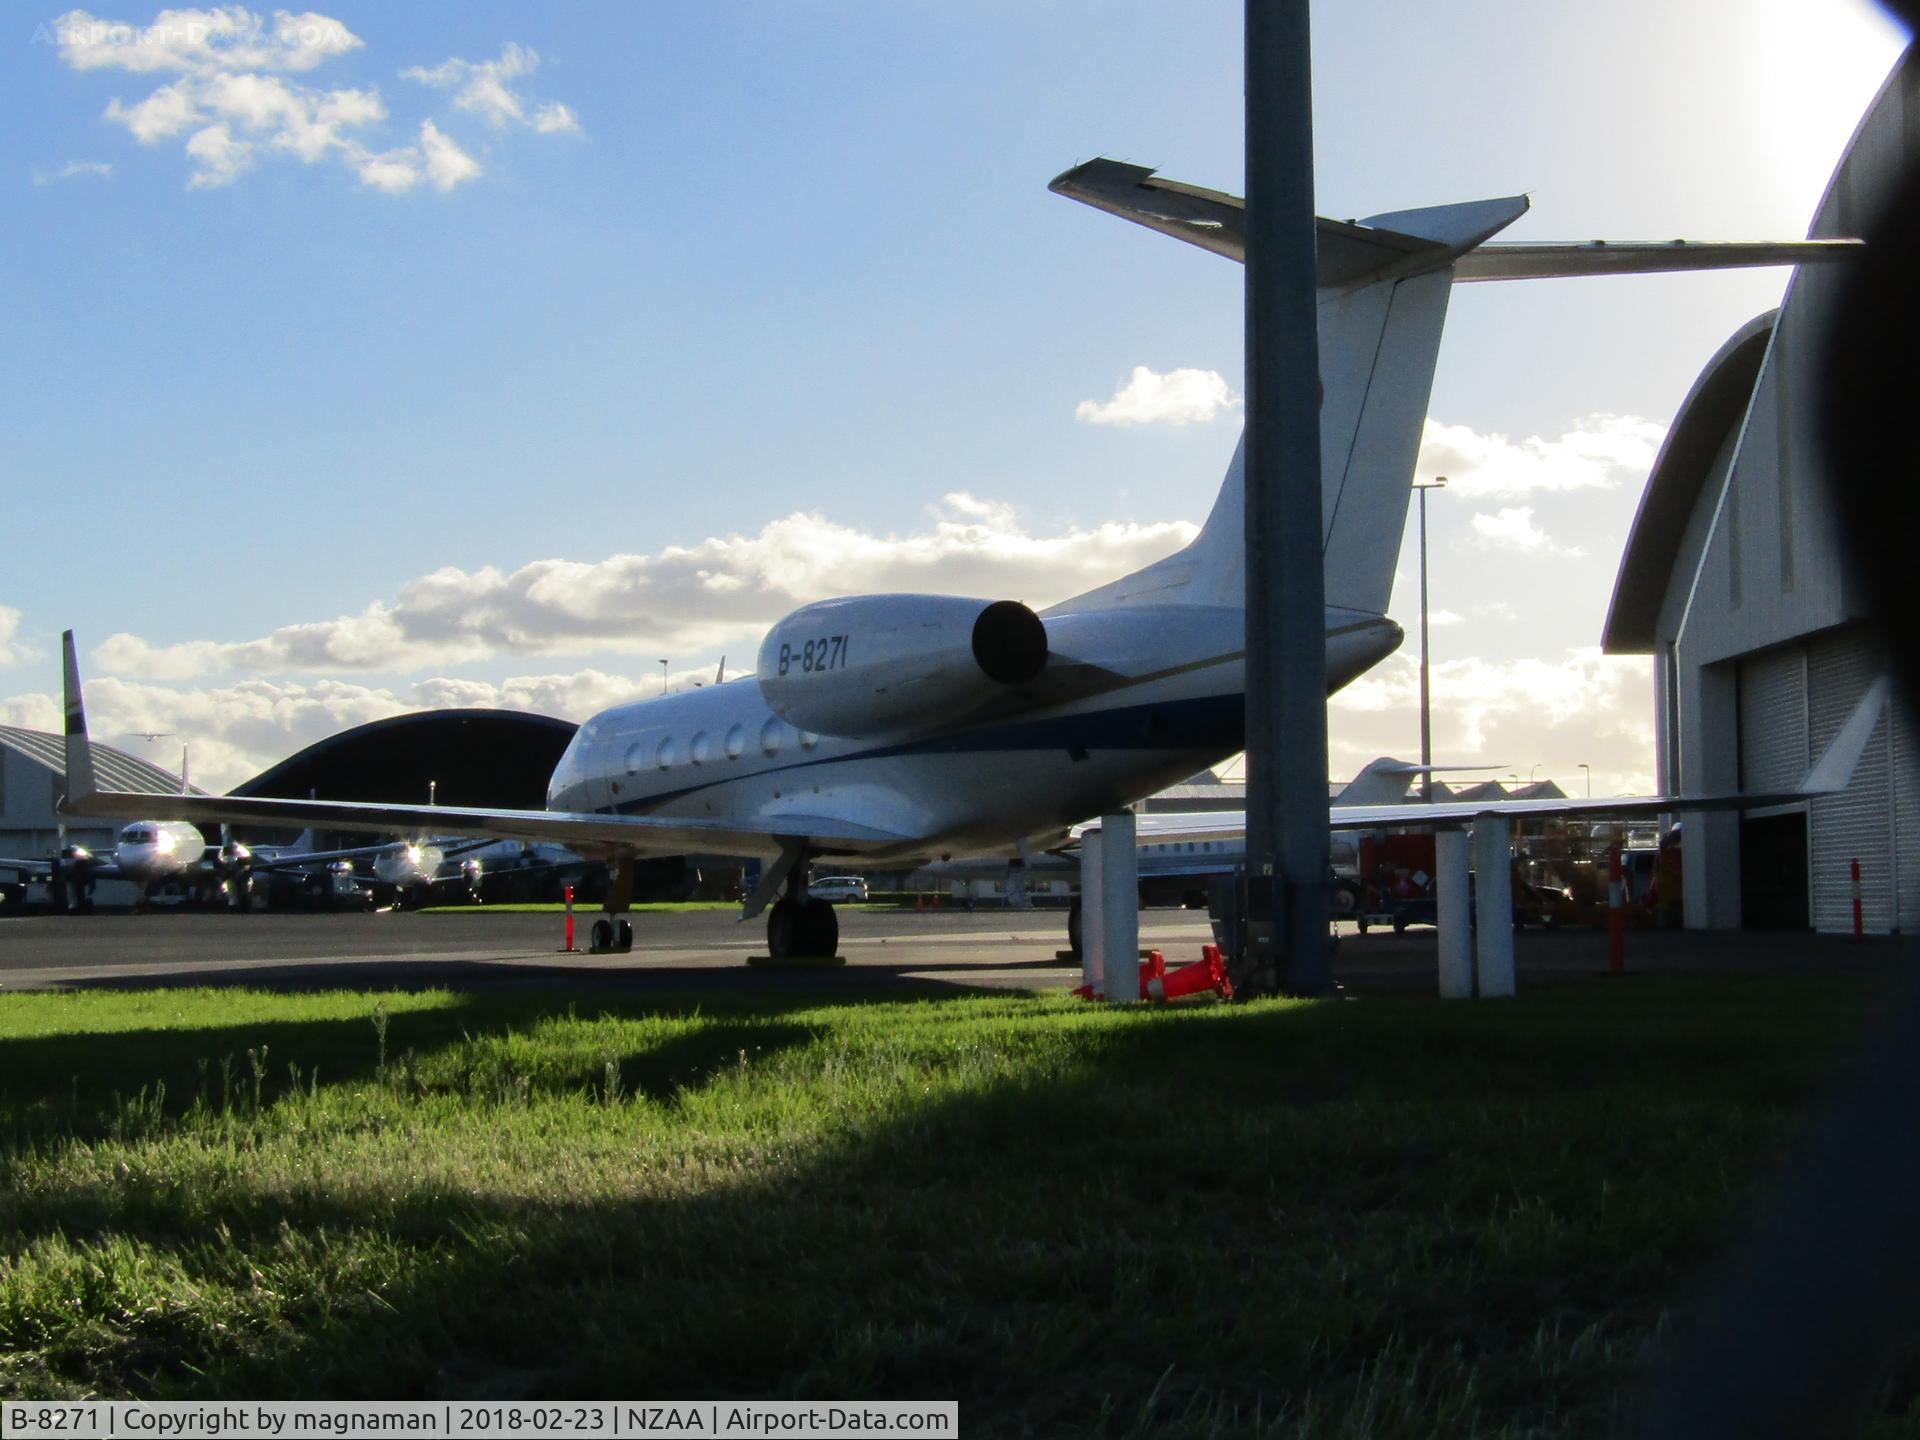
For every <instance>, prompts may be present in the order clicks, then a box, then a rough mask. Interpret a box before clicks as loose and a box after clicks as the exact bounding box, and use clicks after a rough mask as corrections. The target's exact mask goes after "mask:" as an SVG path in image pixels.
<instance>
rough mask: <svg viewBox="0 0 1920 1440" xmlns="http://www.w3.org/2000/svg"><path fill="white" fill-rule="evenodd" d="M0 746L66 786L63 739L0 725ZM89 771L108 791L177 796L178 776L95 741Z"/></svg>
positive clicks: (196, 788)
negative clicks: (92, 772)
mask: <svg viewBox="0 0 1920 1440" xmlns="http://www.w3.org/2000/svg"><path fill="white" fill-rule="evenodd" d="M0 746H4V747H5V748H6V749H8V750H15V751H18V752H19V753H20V754H22V755H24V756H26V757H27V758H28V759H29V760H32V761H33V762H35V763H36V764H39V765H44V766H46V767H47V769H49V770H51V771H52V772H53V773H54V774H56V775H58V776H59V777H60V783H61V784H63V785H64V784H65V783H66V779H67V742H66V737H65V736H61V735H51V734H48V733H47V732H46V731H44V730H22V729H21V728H20V727H19V726H17V725H0ZM93 768H94V769H95V770H97V771H98V772H99V775H100V783H101V784H102V785H104V786H106V787H107V788H108V789H112V790H131V791H137V792H138V793H140V794H142V795H178V794H179V793H180V777H179V776H178V775H176V774H174V773H173V772H172V771H171V770H163V769H161V768H160V767H159V766H158V765H155V764H154V763H153V762H152V761H149V760H142V759H141V758H140V757H139V756H138V755H129V754H127V752H126V751H124V750H116V749H114V748H113V747H112V746H111V745H102V744H100V743H99V742H98V741H95V742H94V746H93ZM188 788H189V789H191V790H192V791H193V793H194V794H195V795H204V794H206V793H207V792H206V791H204V790H202V789H201V788H200V787H199V786H198V785H193V786H190V787H188Z"/></svg>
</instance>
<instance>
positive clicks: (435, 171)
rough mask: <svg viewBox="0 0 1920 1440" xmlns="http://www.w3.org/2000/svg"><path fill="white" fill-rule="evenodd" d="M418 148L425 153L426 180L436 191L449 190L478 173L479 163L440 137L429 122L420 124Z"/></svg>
mask: <svg viewBox="0 0 1920 1440" xmlns="http://www.w3.org/2000/svg"><path fill="white" fill-rule="evenodd" d="M420 148H421V150H422V151H424V152H425V153H426V165H427V178H428V179H429V180H431V181H432V182H433V188H434V189H436V190H451V189H453V187H454V186H456V185H458V184H460V183H461V182H462V181H466V180H471V179H473V178H474V177H475V176H476V175H478V174H479V173H480V162H479V161H477V160H475V159H474V158H473V157H472V156H471V155H469V154H467V152H466V151H464V150H462V149H461V148H460V147H459V146H458V145H456V144H454V143H453V141H451V140H449V139H448V138H447V137H446V136H445V135H442V134H441V133H440V131H439V128H438V127H437V126H435V125H434V123H433V122H432V121H431V120H422V121H421V122H420Z"/></svg>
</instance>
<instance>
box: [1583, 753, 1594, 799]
mask: <svg viewBox="0 0 1920 1440" xmlns="http://www.w3.org/2000/svg"><path fill="white" fill-rule="evenodd" d="M1580 768H1581V769H1582V770H1584V771H1586V772H1587V799H1589V800H1591V799H1592V798H1593V766H1591V765H1589V764H1588V763H1587V762H1586V761H1584V760H1582V761H1581V762H1580Z"/></svg>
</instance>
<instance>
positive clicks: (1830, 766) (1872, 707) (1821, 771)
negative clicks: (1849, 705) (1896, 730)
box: [1800, 675, 1893, 795]
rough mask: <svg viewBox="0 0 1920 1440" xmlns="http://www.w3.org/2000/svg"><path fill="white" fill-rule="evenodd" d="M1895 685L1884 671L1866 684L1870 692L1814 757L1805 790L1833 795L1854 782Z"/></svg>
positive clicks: (1803, 787)
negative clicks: (1861, 759) (1862, 758)
mask: <svg viewBox="0 0 1920 1440" xmlns="http://www.w3.org/2000/svg"><path fill="white" fill-rule="evenodd" d="M1892 689H1893V681H1892V680H1891V679H1889V678H1888V677H1887V676H1885V675H1882V676H1881V677H1880V678H1879V679H1878V680H1876V681H1874V682H1873V684H1871V685H1869V686H1868V687H1867V693H1866V694H1864V695H1862V696H1861V697H1860V703H1859V704H1858V705H1856V706H1854V707H1853V714H1851V715H1849V716H1848V717H1847V723H1846V724H1844V725H1842V726H1841V727H1840V733H1839V734H1838V735H1836V736H1834V737H1833V743H1832V744H1830V745H1828V746H1827V753H1826V754H1824V755H1822V756H1821V757H1820V758H1819V759H1818V760H1817V761H1815V762H1814V766H1813V768H1812V769H1811V770H1809V771H1808V772H1807V778H1806V780H1805V781H1804V782H1803V783H1802V784H1801V786H1800V789H1801V791H1802V792H1803V793H1804V794H1808V795H1833V794H1837V793H1838V792H1839V791H1842V790H1844V789H1846V788H1847V786H1848V785H1850V784H1851V783H1852V782H1853V772H1854V769H1855V767H1857V766H1858V765H1859V764H1860V757H1861V756H1862V755H1864V754H1866V751H1867V741H1868V740H1869V739H1871V738H1872V736H1873V727H1874V726H1875V725H1876V724H1878V723H1879V721H1880V711H1881V710H1882V709H1883V708H1884V707H1885V706H1886V703H1887V696H1888V695H1889V693H1891V691H1892Z"/></svg>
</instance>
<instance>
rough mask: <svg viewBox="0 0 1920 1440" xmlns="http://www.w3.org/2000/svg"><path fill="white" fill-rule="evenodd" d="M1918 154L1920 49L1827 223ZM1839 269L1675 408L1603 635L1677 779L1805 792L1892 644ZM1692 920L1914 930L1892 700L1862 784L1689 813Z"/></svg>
mask: <svg viewBox="0 0 1920 1440" xmlns="http://www.w3.org/2000/svg"><path fill="white" fill-rule="evenodd" d="M1916 164H1920V64H1916V63H1915V59H1914V54H1913V52H1912V51H1909V52H1908V53H1907V54H1906V55H1904V56H1903V57H1902V58H1901V61H1900V63H1899V65H1898V66H1897V67H1896V68H1895V70H1894V73H1893V75H1892V76H1891V77H1890V78H1889V79H1888V81H1887V83H1886V85H1885V86H1884V87H1883V88H1882V90H1881V92H1880V94H1879V95H1878V97H1877V98H1876V99H1875V100H1874V102H1873V104H1872V106H1871V107H1870V108H1869V109H1868V111H1867V115H1866V118H1865V119H1864V120H1863V121H1862V122H1861V124H1860V126H1859V128H1858V129H1857V130H1856V131H1855V133H1854V136H1853V139H1852V141H1851V142H1850V143H1849V145H1848V147H1847V151H1846V153H1845V155H1844V156H1842V158H1841V161H1840V165H1839V168H1838V169H1837V170H1836V171H1835V172H1834V176H1833V179H1832V180H1831V181H1830V182H1829V184H1828V188H1827V192H1826V195H1825V197H1824V198H1823V199H1822V200H1821V203H1820V207H1819V210H1818V212H1817V214H1816V216H1815V219H1814V222H1813V225H1812V228H1811V229H1810V231H1809V232H1808V233H1809V235H1810V236H1812V237H1839V236H1849V235H1857V234H1859V233H1860V232H1861V229H1862V226H1863V223H1864V220H1865V218H1866V214H1867V211H1868V208H1869V207H1870V205H1871V203H1872V199H1873V197H1874V196H1876V195H1881V194H1885V193H1888V192H1889V191H1890V189H1891V187H1892V184H1893V182H1894V180H1895V178H1896V176H1897V175H1898V173H1899V172H1900V171H1901V170H1902V169H1903V168H1904V167H1910V166H1914V165H1916ZM1839 280H1840V277H1839V275H1838V274H1837V273H1836V271H1835V270H1834V269H1833V268H1830V267H1818V268H1815V267H1810V268H1806V269H1802V270H1800V271H1797V272H1796V273H1795V274H1794V276H1793V278H1792V280H1791V281H1790V282H1789V284H1788V287H1787V291H1786V295H1785V298H1784V300H1783V301H1782V304H1781V307H1780V308H1779V309H1778V310H1776V311H1772V312H1769V313H1768V314H1765V315H1761V316H1759V317H1757V318H1755V319H1754V320H1752V321H1750V322H1749V323H1748V324H1746V325H1745V326H1743V327H1742V328H1741V329H1740V330H1739V331H1738V332H1736V333H1735V334H1734V335H1733V336H1732V337H1731V338H1730V339H1729V340H1728V341H1727V343H1726V344H1725V345H1724V346H1722V347H1721V349H1720V351H1719V353H1718V354H1716V355H1715V356H1714V357H1713V359H1712V360H1711V361H1710V362H1709V363H1708V365H1707V368H1706V370H1705V371H1704V372H1703V373H1702V374H1701V375H1700V377H1699V379H1698V380H1697V381H1696V382H1695V384H1694V386H1693V389H1692V390H1691V391H1690V392H1689V394H1688V395H1687V398H1686V400H1685V401H1684V402H1683V403H1682V405H1681V407H1680V411H1679V414H1678V415H1677V416H1676V417H1675V419H1674V423H1673V427H1672V429H1671V430H1670V431H1669V433H1668V435H1667V440H1666V443H1665V445H1664V446H1663V447H1662V449H1661V452H1660V455H1659V457H1658V459H1657V460H1656V461H1655V462H1654V467H1653V471H1652V473H1651V474H1650V475H1649V477H1648V480H1647V488H1646V491H1645V493H1644V494H1643V495H1642V497H1641V501H1640V508H1639V512H1638V514H1637V515H1636V516H1635V518H1634V523H1633V529H1632V532H1631V533H1630V535H1629V537H1628V540H1627V546H1626V551H1625V553H1624V555H1623V557H1622V560H1621V564H1620V572H1619V575H1618V577H1617V580H1616V582H1615V588H1614V595H1613V602H1612V606H1611V608H1610V610H1609V612H1608V616H1607V622H1606V629H1605V632H1604V634H1603V636H1602V645H1603V647H1604V648H1605V650H1606V651H1607V652H1608V653H1610V654H1616V655H1649V656H1652V657H1653V665H1654V706H1655V712H1656V713H1655V751H1656V762H1657V765H1658V770H1659V783H1660V786H1661V788H1662V789H1663V790H1666V791H1669V792H1671V791H1675V790H1692V791H1696V792H1699V791H1727V790H1733V789H1736V788H1739V789H1745V790H1750V791H1764V790H1778V789H1790V788H1792V787H1793V786H1794V785H1796V784H1797V783H1798V782H1799V780H1800V778H1801V777H1802V776H1803V775H1804V774H1805V773H1806V770H1807V767H1808V765H1809V764H1810V762H1811V759H1812V758H1813V757H1815V756H1817V755H1818V754H1819V753H1820V752H1821V751H1822V750H1823V749H1824V747H1825V746H1826V744H1827V743H1828V742H1829V741H1830V740H1831V739H1832V738H1833V736H1834V735H1835V733H1836V732H1837V731H1838V730H1839V728H1840V726H1841V725H1842V724H1843V723H1844V722H1845V720H1846V718H1847V716H1848V715H1849V714H1851V713H1852V711H1853V709H1854V707H1855V706H1856V705H1857V704H1858V702H1859V700H1860V699H1861V697H1862V695H1863V694H1864V693H1865V692H1866V690H1867V687H1868V686H1869V685H1870V684H1871V683H1872V682H1873V681H1874V679H1875V678H1877V677H1878V676H1879V675H1881V674H1882V673H1884V672H1885V670H1886V668H1887V665H1886V657H1885V654H1884V651H1883V649H1882V646H1881V644H1880V641H1879V639H1878V637H1877V635H1876V633H1875V631H1874V628H1873V626H1872V624H1871V623H1870V613H1869V606H1868V598H1867V595H1866V592H1865V590H1864V589H1863V588H1862V586H1861V585H1860V583H1859V579H1858V577H1857V576H1854V575H1850V574H1849V573H1848V568H1847V565H1846V563H1845V561H1844V559H1843V557H1842V554H1841V550H1840V544H1839V538H1838V536H1839V531H1838V522H1837V517H1836V516H1835V514H1834V512H1833V509H1832V506H1831V504H1830V501H1829V498H1828V494H1827V487H1826V477H1825V475H1824V474H1823V473H1822V467H1823V465H1824V460H1823V457H1822V455H1821V452H1820V450H1819V448H1818V442H1817V438H1816V425H1817V414H1816V409H1817V394H1818V384H1819V380H1820V357H1819V345H1820V342H1821V336H1822V335H1823V333H1824V331H1825V328H1826V321H1827V316H1828V314H1829V313H1830V312H1831V309H1832V307H1833V305H1834V303H1835V298H1836V290H1837V287H1838V284H1839ZM1680 818H1681V820H1682V821H1683V822H1684V823H1683V826H1682V830H1683V834H1684V837H1685V839H1684V851H1685V871H1684V882H1683V908H1684V918H1685V923H1686V925H1687V927H1688V928H1689V929H1735V928H1749V929H1804V928H1807V927H1808V926H1811V927H1812V928H1814V929H1817V930H1821V931H1829V932H1840V931H1847V930H1850V929H1851V928H1852V926H1853V881H1852V869H1853V862H1855V861H1856V860H1857V861H1858V862H1859V867H1860V899H1861V909H1862V920H1863V924H1864V928H1865V929H1866V930H1868V931H1869V932H1873V933H1881V934H1885V933H1888V932H1900V931H1911V930H1914V929H1915V928H1920V742H1917V738H1916V733H1915V725H1914V720H1913V716H1912V715H1911V714H1910V713H1909V712H1907V711H1906V710H1905V709H1904V708H1903V707H1902V706H1901V705H1900V704H1899V703H1898V702H1896V703H1895V704H1893V705H1891V706H1889V707H1886V708H1885V709H1884V710H1883V712H1882V715H1881V719H1880V722H1879V725H1878V727H1877V728H1876V729H1875V731H1874V733H1873V736H1872V738H1871V740H1870V741H1869V742H1868V746H1867V752H1866V755H1865V757H1864V759H1863V760H1862V761H1861V764H1860V766H1859V769H1858V770H1857V771H1856V772H1855V774H1854V777H1853V782H1852V784H1851V785H1850V786H1849V787H1848V788H1847V789H1846V790H1845V791H1844V792H1843V793H1841V794H1838V795H1833V796H1827V797H1822V798H1820V799H1816V800H1814V801H1812V802H1811V803H1806V802H1802V803H1800V804H1796V805H1786V806H1775V807H1772V808H1769V809H1761V810H1749V811H1744V812H1741V813H1740V814H1737V815H1733V814H1716V815H1682V816H1681V817H1680Z"/></svg>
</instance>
